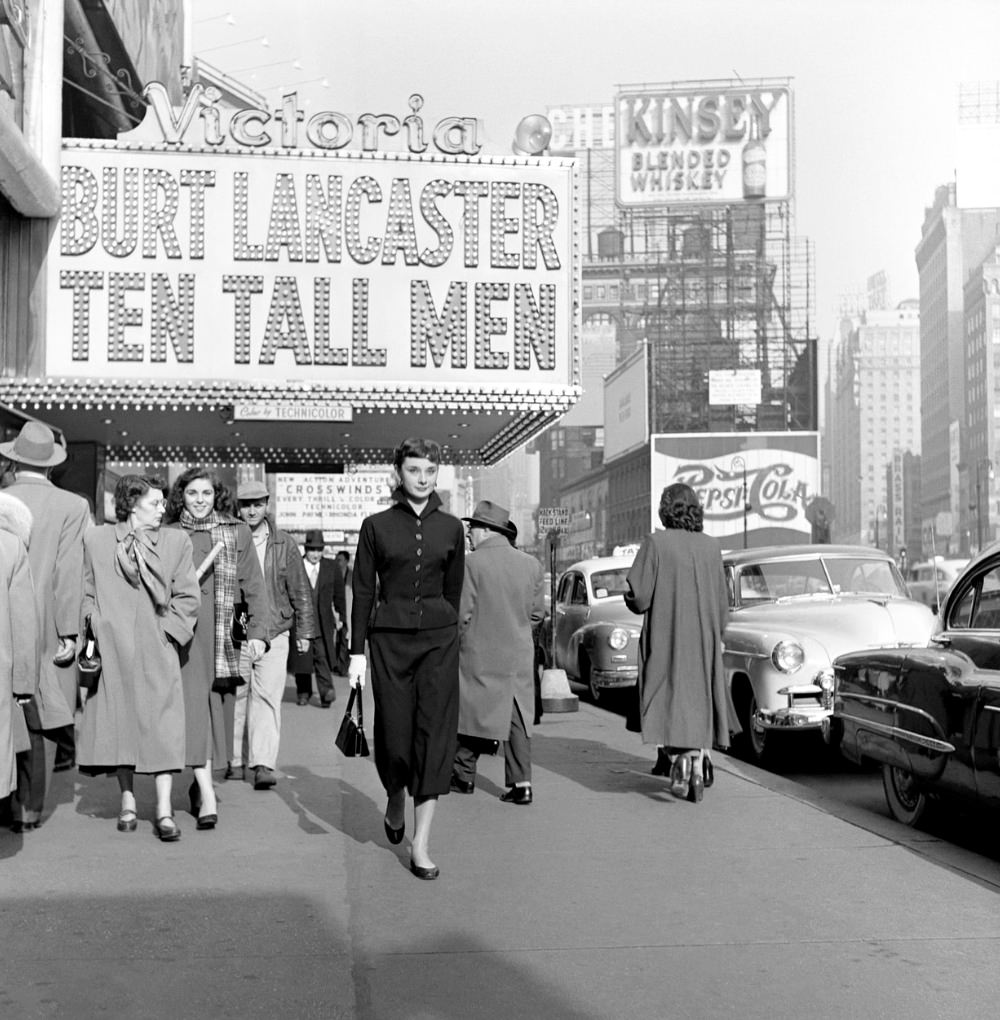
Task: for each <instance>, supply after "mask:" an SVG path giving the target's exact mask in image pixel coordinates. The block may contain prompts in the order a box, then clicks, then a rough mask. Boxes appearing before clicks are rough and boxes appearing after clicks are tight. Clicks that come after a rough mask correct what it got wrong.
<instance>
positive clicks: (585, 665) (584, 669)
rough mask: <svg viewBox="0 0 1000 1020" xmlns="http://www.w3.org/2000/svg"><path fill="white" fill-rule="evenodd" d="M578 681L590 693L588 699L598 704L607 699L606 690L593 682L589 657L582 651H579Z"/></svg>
mask: <svg viewBox="0 0 1000 1020" xmlns="http://www.w3.org/2000/svg"><path fill="white" fill-rule="evenodd" d="M579 666H580V683H582V684H584V685H585V686H586V688H587V690H588V692H589V693H590V700H591V701H592V702H593V703H594V704H595V705H599V704H601V702H602V701H606V700H607V691H605V690H603V689H602V688H600V687H598V686H597V685H596V684H595V683H594V677H593V671H592V670H591V668H590V659H589V658H588V657H587V655H586V654H585V653H584V652H580V661H579Z"/></svg>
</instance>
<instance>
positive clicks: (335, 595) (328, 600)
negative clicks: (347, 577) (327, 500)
mask: <svg viewBox="0 0 1000 1020" xmlns="http://www.w3.org/2000/svg"><path fill="white" fill-rule="evenodd" d="M325 548H326V542H325V541H324V539H323V532H322V531H319V530H312V531H307V532H306V538H305V552H304V555H303V557H302V558H303V566H304V567H305V571H306V576H307V577H308V578H309V584H310V586H311V587H312V596H313V610H314V612H315V615H316V626H317V628H318V630H319V633H318V634H317V635H316V637H314V638H313V639H312V641H311V643H310V647H309V650H308V651H306V652H300V651H298V650H297V649H295V648H293V649H292V651H291V653H290V656H289V667H290V669H291V671H292V672H293V673H294V674H295V693H296V695H297V699H298V703H299V704H300V705H308V704H309V699H310V698H311V697H312V678H313V674H314V673H315V674H316V691H317V693H318V695H319V704H320V707H321V708H329V707H330V706H331V705H332V704H333V703H334V701H336V699H337V692H336V690H335V689H334V686H333V674H334V671H335V670H336V664H337V649H338V647H339V645H340V643H341V641H342V640H345V639H343V638H342V637H341V633H342V632H344V631H346V630H347V603H346V599H345V597H344V572H343V570H342V569H341V568H340V567H339V566H338V565H337V562H336V561H335V560H332V559H329V558H328V557H326V556H324V555H323V550H324V549H325ZM292 644H293V645H294V644H297V640H296V633H295V628H294V627H293V628H292Z"/></svg>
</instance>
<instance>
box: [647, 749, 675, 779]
mask: <svg viewBox="0 0 1000 1020" xmlns="http://www.w3.org/2000/svg"><path fill="white" fill-rule="evenodd" d="M670 764H671V762H670V755H669V754H667V752H666V751H664V749H663V748H662V747H658V748H657V749H656V763H655V764H654V765H653V767H652V768H651V769H650V770H649V771H650V774H651V775H654V776H669V775H670Z"/></svg>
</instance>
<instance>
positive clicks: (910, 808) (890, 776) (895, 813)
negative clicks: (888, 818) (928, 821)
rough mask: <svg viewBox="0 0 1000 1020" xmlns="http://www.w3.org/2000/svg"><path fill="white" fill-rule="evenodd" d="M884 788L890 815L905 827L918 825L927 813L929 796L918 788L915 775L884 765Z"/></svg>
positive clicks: (894, 766)
mask: <svg viewBox="0 0 1000 1020" xmlns="http://www.w3.org/2000/svg"><path fill="white" fill-rule="evenodd" d="M882 788H883V789H884V790H885V799H886V803H887V804H888V805H889V814H891V815H892V817H893V818H895V819H896V821H897V822H902V823H903V825H910V826H914V825H917V824H918V823H919V821H920V819H921V818H923V816H924V813H925V812H926V811H927V794H926V793H924V791H923V790H921V789H920V787H919V786H917V784H916V781H915V780H914V778H913V773H912V772H907V771H906V769H901V768H899V767H898V766H896V765H886V764H884V763H883V765H882Z"/></svg>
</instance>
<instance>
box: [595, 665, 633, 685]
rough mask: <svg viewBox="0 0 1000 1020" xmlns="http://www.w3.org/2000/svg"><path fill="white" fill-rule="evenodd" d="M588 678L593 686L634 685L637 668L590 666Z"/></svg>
mask: <svg viewBox="0 0 1000 1020" xmlns="http://www.w3.org/2000/svg"><path fill="white" fill-rule="evenodd" d="M590 678H591V680H592V681H593V684H594V686H595V687H634V686H635V684H636V681H637V680H638V679H639V671H638V670H637V669H624V670H615V669H594V667H593V666H591V668H590Z"/></svg>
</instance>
